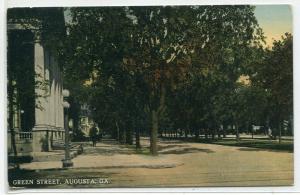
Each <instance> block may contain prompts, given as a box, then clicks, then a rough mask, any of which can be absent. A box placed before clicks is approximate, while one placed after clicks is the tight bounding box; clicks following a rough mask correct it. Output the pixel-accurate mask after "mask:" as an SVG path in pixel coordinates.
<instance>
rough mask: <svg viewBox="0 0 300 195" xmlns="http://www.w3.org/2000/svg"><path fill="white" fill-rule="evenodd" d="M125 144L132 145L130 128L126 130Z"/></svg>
mask: <svg viewBox="0 0 300 195" xmlns="http://www.w3.org/2000/svg"><path fill="white" fill-rule="evenodd" d="M126 144H129V145H132V144H133V139H132V129H131V128H130V129H127V130H126Z"/></svg>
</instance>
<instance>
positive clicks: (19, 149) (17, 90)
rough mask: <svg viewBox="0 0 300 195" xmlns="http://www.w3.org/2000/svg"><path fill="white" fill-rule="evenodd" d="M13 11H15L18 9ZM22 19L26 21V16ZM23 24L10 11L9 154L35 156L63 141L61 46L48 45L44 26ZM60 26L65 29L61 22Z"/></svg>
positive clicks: (32, 11)
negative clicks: (57, 48) (44, 35)
mask: <svg viewBox="0 0 300 195" xmlns="http://www.w3.org/2000/svg"><path fill="white" fill-rule="evenodd" d="M13 11H14V13H13V15H14V14H15V15H17V14H16V13H19V12H18V10H17V11H15V10H13ZM23 12H24V11H23ZM28 13H34V10H29V11H28ZM55 13H56V16H57V14H58V15H60V16H62V17H61V20H63V21H64V17H63V12H62V10H61V9H55V10H52V11H51V14H55ZM46 14H48V13H47V12H46ZM50 17H51V15H50ZM36 20H42V18H36ZM19 21H22V23H23V24H24V20H19ZM23 24H21V23H20V22H18V20H17V19H15V20H13V19H11V18H10V16H9V15H8V24H7V31H8V32H7V35H8V51H7V69H8V115H7V116H8V134H7V135H8V142H7V143H8V154H9V156H15V155H17V156H32V157H34V156H35V154H36V153H38V152H43V151H50V150H52V147H53V145H54V144H55V143H56V142H63V141H64V109H63V96H62V90H63V84H62V76H63V75H62V70H61V66H60V65H59V63H58V60H57V56H58V55H57V52H58V50H56V49H55V47H51V48H50V47H48V46H47V44H46V41H45V39H43V38H42V33H41V31H42V29H38V28H36V27H33V26H30V24H29V25H27V26H24V25H23ZM60 24H62V22H60ZM57 28H58V29H62V31H63V27H62V26H57ZM49 29H51V28H49ZM50 34H51V32H50ZM54 45H55V43H54ZM52 46H53V45H52Z"/></svg>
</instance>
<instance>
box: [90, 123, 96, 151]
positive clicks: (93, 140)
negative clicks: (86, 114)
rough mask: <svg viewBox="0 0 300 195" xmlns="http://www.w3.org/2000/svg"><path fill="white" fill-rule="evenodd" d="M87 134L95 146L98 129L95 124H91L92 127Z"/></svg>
mask: <svg viewBox="0 0 300 195" xmlns="http://www.w3.org/2000/svg"><path fill="white" fill-rule="evenodd" d="M89 135H90V139H91V140H92V143H93V147H95V146H96V144H97V139H98V130H97V128H96V125H93V127H92V128H91V129H90V133H89Z"/></svg>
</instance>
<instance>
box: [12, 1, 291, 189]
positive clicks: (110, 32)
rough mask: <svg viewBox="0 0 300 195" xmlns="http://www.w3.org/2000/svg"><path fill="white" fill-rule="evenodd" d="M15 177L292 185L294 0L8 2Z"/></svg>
mask: <svg viewBox="0 0 300 195" xmlns="http://www.w3.org/2000/svg"><path fill="white" fill-rule="evenodd" d="M7 102H8V104H7V155H8V165H7V171H8V178H7V181H8V182H7V183H8V185H9V189H10V190H12V191H17V190H19V189H74V188H97V189H99V188H123V187H126V188H144V187H147V188H149V187H150V188H151V187H153V188H158V187H228V186H230V187H255V186H293V185H294V152H293V151H294V150H293V148H294V147H293V145H294V144H293V143H294V125H293V124H294V122H293V121H294V118H293V112H294V111H293V29H292V11H291V6H290V5H283V4H281V5H275V4H274V5H185V6H183V5H182V6H176V5H166V6H99V7H35V8H9V9H8V10H7Z"/></svg>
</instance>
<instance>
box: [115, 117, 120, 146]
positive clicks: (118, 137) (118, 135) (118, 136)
mask: <svg viewBox="0 0 300 195" xmlns="http://www.w3.org/2000/svg"><path fill="white" fill-rule="evenodd" d="M115 123H116V127H117V140H118V141H119V142H120V141H121V136H120V128H119V124H118V122H117V121H116V122H115Z"/></svg>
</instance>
